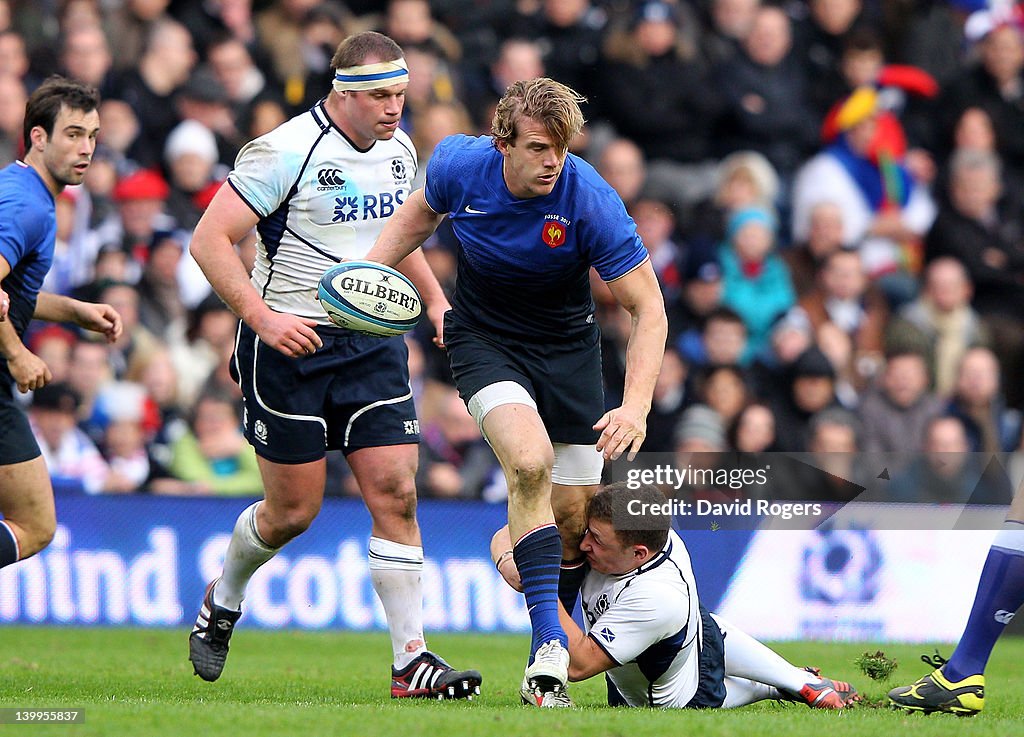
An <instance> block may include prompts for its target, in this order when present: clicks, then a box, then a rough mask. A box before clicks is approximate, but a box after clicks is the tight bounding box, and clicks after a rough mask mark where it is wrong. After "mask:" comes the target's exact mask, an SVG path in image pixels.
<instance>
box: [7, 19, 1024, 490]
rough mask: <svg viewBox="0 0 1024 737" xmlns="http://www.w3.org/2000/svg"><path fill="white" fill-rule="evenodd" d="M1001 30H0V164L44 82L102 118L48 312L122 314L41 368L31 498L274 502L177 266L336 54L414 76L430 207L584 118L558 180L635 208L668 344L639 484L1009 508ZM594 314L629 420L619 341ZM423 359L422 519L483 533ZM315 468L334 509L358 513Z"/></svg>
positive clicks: (1021, 323)
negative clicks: (75, 495) (352, 42)
mask: <svg viewBox="0 0 1024 737" xmlns="http://www.w3.org/2000/svg"><path fill="white" fill-rule="evenodd" d="M994 2H995V4H994V5H993V6H992V7H988V6H986V5H985V4H984V3H983V2H979V0H885V2H882V0H789V1H788V2H782V3H778V4H776V3H770V2H767V1H766V0H765V1H762V0H676V1H675V2H671V1H669V0H643V1H641V0H390V1H389V2H381V1H380V0H351V1H350V2H348V3H346V4H342V3H341V2H332V1H327V2H320V1H319V0H35V1H34V2H28V1H27V0H0V159H2V162H0V163H3V164H6V163H9V162H10V161H13V160H15V159H16V158H18V157H19V155H20V153H21V151H22V146H21V139H22V136H21V126H22V116H23V111H24V106H25V100H26V96H27V95H28V94H29V93H30V92H31V91H32V90H33V89H34V88H35V86H36V85H38V84H39V83H40V81H41V80H42V79H44V78H45V77H46V76H47V75H48V74H50V73H53V72H59V73H61V74H65V75H67V76H70V77H73V78H76V79H78V80H81V81H83V82H87V83H89V84H92V85H95V86H96V87H98V88H99V89H100V91H101V93H102V95H103V103H102V107H101V109H100V114H101V124H102V130H101V133H100V141H99V146H98V149H97V151H96V155H95V158H94V160H93V164H92V167H91V168H90V170H89V172H88V175H87V177H86V180H85V183H84V184H83V185H82V186H80V187H77V188H72V189H69V190H67V191H65V192H64V193H63V194H62V195H61V196H60V198H59V199H58V202H57V219H58V235H57V247H56V254H55V261H54V266H53V269H52V271H51V272H50V274H49V277H48V280H47V283H46V285H45V288H47V289H48V290H50V291H54V292H60V293H65V294H72V295H76V296H83V297H86V298H88V299H96V300H100V301H104V302H107V303H110V304H112V305H114V306H115V307H116V308H117V309H118V310H119V311H120V313H121V315H122V316H123V317H124V322H125V332H124V336H123V337H122V339H121V340H119V341H118V342H117V343H116V344H115V345H112V346H107V345H105V344H102V343H97V342H92V341H90V340H88V339H87V338H86V337H85V336H83V335H79V334H76V333H75V332H73V331H71V330H69V329H65V328H63V327H60V326H48V327H42V326H36V327H34V328H33V329H32V330H31V332H30V334H29V335H28V336H27V343H28V345H29V347H30V348H31V349H32V350H33V351H34V352H35V353H36V354H38V355H39V356H41V357H42V358H43V359H44V360H45V361H46V362H47V364H48V365H49V367H50V369H51V371H52V372H53V375H54V383H53V384H51V385H50V386H47V387H45V388H44V389H42V390H40V391H37V392H36V393H35V396H34V397H32V398H31V400H30V415H31V419H32V422H33V427H34V430H35V432H36V434H37V436H38V438H39V441H40V445H41V446H42V448H43V449H44V455H45V456H46V460H47V462H48V465H49V468H50V469H51V473H52V474H53V475H54V477H55V479H56V480H57V482H58V485H59V486H60V487H61V488H65V489H68V488H71V489H79V490H84V491H85V492H86V493H91V494H92V493H131V492H147V493H169V494H256V493H259V492H260V478H259V473H258V471H257V469H256V465H255V457H254V456H253V454H252V450H251V448H249V446H248V445H247V443H246V442H245V440H244V439H243V437H242V434H241V431H240V427H239V425H240V414H239V413H240V406H239V396H240V395H239V392H238V389H237V386H236V385H235V383H234V382H233V381H232V379H231V377H230V373H229V366H228V364H229V361H228V359H229V357H230V354H231V349H232V346H233V342H234V332H235V319H234V317H233V315H232V314H231V313H230V312H229V311H228V310H227V309H226V308H225V307H224V305H223V304H222V303H221V302H220V301H219V300H218V299H217V297H216V296H215V295H212V294H211V293H210V290H209V285H208V284H207V283H206V281H205V279H204V278H203V276H202V274H201V272H200V271H199V270H198V268H197V267H196V265H195V263H194V262H193V261H192V260H191V258H190V257H189V255H188V243H189V238H190V235H191V231H192V229H193V228H194V227H195V225H196V222H197V221H198V219H199V217H200V216H201V214H202V212H203V210H204V208H205V207H206V205H207V204H208V203H209V201H210V199H211V198H212V196H213V193H214V192H215V191H216V189H217V187H218V186H219V185H220V184H221V183H222V182H223V180H224V178H225V175H226V173H227V171H228V170H229V169H230V167H231V165H232V162H233V160H234V157H235V155H236V153H237V152H238V150H239V148H240V146H241V145H242V144H244V143H245V142H246V141H248V140H250V139H251V138H253V137H256V136H259V135H261V134H263V133H265V132H267V131H269V130H271V129H273V128H274V127H275V126H277V125H278V124H280V123H281V122H283V121H284V120H286V119H287V118H288V117H290V116H292V115H294V114H297V113H299V112H301V111H304V110H306V109H308V108H309V107H310V106H311V105H313V104H315V103H316V101H317V100H318V99H320V97H322V96H323V95H324V94H326V92H327V91H328V89H329V84H330V80H331V79H332V76H333V73H332V70H331V69H330V68H329V62H330V58H331V55H332V54H333V51H334V49H335V47H336V46H337V44H338V43H339V42H340V41H341V40H342V39H343V38H344V37H345V36H346V35H348V34H349V33H351V32H353V31H358V30H365V29H374V30H379V31H382V32H384V33H387V34H388V35H390V36H391V37H392V38H394V39H395V40H396V41H398V42H399V43H400V44H401V45H402V47H403V48H404V50H405V53H406V58H407V60H408V62H409V68H410V75H411V82H410V86H409V89H408V93H407V99H406V107H405V115H404V118H405V119H404V122H403V127H404V128H405V129H406V130H407V131H408V132H409V134H410V135H411V136H412V138H413V141H414V142H415V144H416V147H417V150H418V155H419V159H420V173H419V178H418V182H417V184H422V180H423V176H424V171H425V168H426V162H427V161H428V160H429V159H430V156H431V153H432V151H433V147H434V145H435V144H436V143H437V142H438V141H439V140H440V139H441V138H443V137H444V136H447V135H449V134H452V133H469V134H480V133H486V132H487V131H488V130H489V125H490V117H491V113H492V110H493V105H494V103H495V102H496V101H497V99H498V97H499V96H500V94H501V93H502V91H503V90H504V89H505V88H506V87H507V85H508V84H510V83H511V82H513V81H516V80H519V79H528V78H533V77H537V76H542V75H543V76H550V77H553V78H555V79H557V80H559V81H562V82H565V83H566V84H569V85H571V86H572V87H574V88H576V89H577V90H579V91H580V92H582V93H583V94H584V95H586V97H587V103H586V105H585V114H586V116H587V119H588V124H587V126H586V129H585V130H584V133H583V134H582V135H581V136H580V137H579V139H578V140H577V141H575V142H574V144H573V151H574V153H577V154H579V155H581V156H583V157H584V158H586V159H587V160H588V161H590V162H591V163H592V164H593V165H594V166H595V167H597V169H598V171H600V172H601V174H602V175H603V176H604V177H605V178H606V179H607V180H608V182H609V183H610V184H611V185H612V186H613V187H614V188H615V189H616V190H617V191H618V193H619V194H620V195H621V197H622V200H623V202H624V203H625V204H626V207H627V209H628V211H629V213H630V215H631V216H632V217H633V218H634V219H635V221H636V223H637V228H638V230H639V232H640V234H641V236H642V237H643V240H644V242H645V243H646V245H647V248H648V249H649V251H650V253H651V258H652V261H653V264H654V266H655V269H656V271H657V273H658V276H659V279H660V282H661V287H662V290H663V292H664V296H665V300H666V307H667V310H668V314H669V321H670V337H669V345H668V350H667V353H666V355H665V360H664V364H663V367H662V371H661V375H660V377H659V380H658V385H657V388H656V390H655V396H654V405H653V408H652V412H651V416H650V419H649V435H648V438H647V441H646V443H645V445H644V450H645V451H658V452H667V453H681V454H686V453H691V452H698V451H702V452H728V451H737V450H739V451H745V452H750V453H760V452H765V451H793V452H808V453H818V454H825V453H832V454H847V457H849V458H855V457H856V455H855V454H856V453H857V452H862V451H872V452H898V453H914V454H919V455H920V459H919V460H918V461H917V462H915V463H910V464H908V465H907V466H906V467H905V468H903V469H902V471H901V475H900V478H899V479H895V480H894V484H893V487H892V489H893V494H894V498H900V499H903V500H927V501H940V502H942V501H965V500H966V499H967V498H968V497H969V496H970V495H971V494H972V493H973V494H974V497H972V498H973V500H975V501H978V500H981V501H988V502H993V503H1003V502H1008V501H1009V495H1010V493H1011V489H1010V488H1009V486H1008V485H1005V484H995V485H993V488H992V489H990V490H989V491H990V492H991V493H989V494H988V495H987V496H985V497H984V498H983V499H979V498H978V495H977V488H978V487H977V483H976V481H977V478H978V473H979V471H978V469H973V471H972V469H971V468H970V458H972V457H973V456H969V455H963V454H969V453H1000V452H1011V451H1018V450H1021V448H1022V437H1021V422H1020V416H1021V415H1020V409H1021V408H1022V407H1024V382H1022V381H1021V378H1022V376H1024V373H1022V362H1024V189H1022V182H1024V15H1022V14H1021V13H1019V12H1018V10H1017V9H1016V8H1014V7H1013V6H1012V5H1011V4H1008V3H1007V4H1003V3H1000V2H998V0H994ZM253 237H254V236H252V237H250V238H249V239H248V240H247V241H246V242H243V243H242V244H241V245H240V248H241V249H242V253H243V255H244V256H245V257H246V258H247V259H249V263H251V259H252V257H253ZM454 248H455V243H454V238H453V236H452V233H451V231H450V229H448V228H447V227H445V225H444V224H443V225H442V227H441V228H440V229H439V230H438V232H437V233H436V234H435V236H433V237H432V239H431V240H430V241H429V242H428V244H427V246H426V249H425V250H426V253H427V256H428V259H429V260H430V263H431V265H432V267H433V268H434V270H435V272H436V274H437V275H438V277H439V279H440V281H441V282H442V284H443V285H445V286H446V287H447V288H450V287H451V286H452V284H453V281H454V263H455V259H454ZM594 292H595V298H596V301H597V303H598V317H599V320H600V324H601V326H602V329H603V332H604V339H603V355H604V363H605V384H606V386H605V390H606V394H607V401H608V404H609V406H615V405H616V404H617V403H618V402H619V400H620V399H621V392H622V385H623V369H624V355H625V343H626V339H627V337H628V333H629V320H628V315H627V314H626V313H625V312H624V311H623V310H621V309H619V308H617V306H616V305H615V304H614V301H613V300H612V298H611V295H610V293H609V292H608V290H607V288H606V287H604V285H603V284H601V283H600V281H599V280H596V279H595V280H594ZM421 327H423V328H424V331H423V332H418V333H416V334H415V335H413V336H411V337H410V338H409V339H408V342H409V344H410V349H411V352H410V355H411V357H410V367H411V373H412V377H413V387H414V390H415V392H416V395H417V397H418V402H417V404H418V408H419V412H420V421H421V429H422V444H421V468H420V474H419V475H420V478H419V488H420V493H421V496H424V497H439V498H484V499H487V500H490V501H503V500H504V498H505V489H504V482H503V480H502V477H501V473H500V471H499V469H498V468H497V465H496V463H495V461H494V458H493V455H491V453H490V450H489V449H488V447H487V445H486V443H485V442H484V441H483V440H482V439H481V437H480V433H479V431H478V429H477V427H476V425H475V423H474V422H473V420H472V419H471V418H470V417H469V415H468V414H467V413H466V410H465V408H464V407H463V405H462V403H461V402H460V401H459V399H458V397H457V394H456V393H455V391H454V389H453V388H452V386H451V379H450V375H449V373H448V370H447V364H446V359H445V357H444V356H443V354H441V353H440V352H438V351H437V350H436V349H435V348H433V347H432V346H431V344H430V337H431V336H430V335H429V334H427V331H429V326H421ZM960 456H963V458H964V459H965V460H962V461H954V462H950V461H949V460H948V459H949V458H957V457H960ZM680 458H684V456H680ZM929 458H931V459H933V460H931V461H929ZM940 459H947V460H940ZM331 468H332V473H331V474H330V479H329V482H328V488H327V493H328V494H334V495H344V494H353V493H356V490H355V488H354V486H353V484H352V483H351V479H350V478H349V477H348V474H347V472H346V468H345V464H344V461H343V459H342V458H341V457H340V454H332V456H331ZM837 475H839V474H837ZM896 481H900V483H896ZM837 493H838V492H837ZM986 493H988V492H986ZM837 498H841V495H840V496H839V497H837Z"/></svg>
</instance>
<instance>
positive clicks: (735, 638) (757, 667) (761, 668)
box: [711, 614, 817, 703]
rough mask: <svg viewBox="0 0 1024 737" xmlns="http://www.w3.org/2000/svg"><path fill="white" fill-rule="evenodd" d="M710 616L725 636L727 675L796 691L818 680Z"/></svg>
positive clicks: (737, 630) (717, 618)
mask: <svg viewBox="0 0 1024 737" xmlns="http://www.w3.org/2000/svg"><path fill="white" fill-rule="evenodd" d="M711 616H712V617H713V618H714V620H715V621H716V622H717V623H718V627H719V629H721V630H722V634H723V635H724V636H725V673H726V675H727V676H733V677H738V678H749V679H750V680H752V681H758V682H760V683H764V684H768V685H771V686H775V687H776V688H784V689H787V690H789V691H799V690H800V689H801V688H803V687H804V686H805V685H806V684H808V683H810V682H811V681H816V680H817V678H815V677H814V676H813V675H812V674H810V673H808V672H807V671H805V670H803V669H802V668H797V667H796V666H795V665H793V664H792V663H790V662H789V661H787V660H786V659H785V658H783V657H782V656H781V655H779V654H778V653H776V652H775V651H774V650H772V649H771V648H769V647H768V646H767V645H763V644H761V643H760V642H758V641H757V640H755V639H754V638H753V637H751V636H750V635H748V634H747V633H746V632H744V631H742V630H740V629H738V628H737V627H734V626H733V625H731V624H729V622H727V621H726V620H724V619H722V618H721V617H719V616H718V615H717V614H712V615H711ZM762 698H774V697H771V696H768V697H762ZM748 703H749V702H748Z"/></svg>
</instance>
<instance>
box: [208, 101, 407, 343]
mask: <svg viewBox="0 0 1024 737" xmlns="http://www.w3.org/2000/svg"><path fill="white" fill-rule="evenodd" d="M416 167H417V160H416V151H415V149H414V148H413V145H412V141H410V140H409V136H408V135H407V134H406V133H405V131H403V130H401V129H399V130H396V131H395V135H394V137H392V138H391V139H390V140H387V141H375V142H374V143H373V145H372V146H370V148H369V149H366V150H362V149H359V148H357V147H356V146H355V145H354V144H353V143H352V142H351V141H350V140H349V139H348V138H347V137H346V136H345V134H344V133H342V131H341V130H340V129H339V128H338V127H337V126H336V125H334V123H332V122H331V120H330V118H329V117H328V116H327V112H326V111H325V110H324V105H323V101H321V102H319V103H317V104H316V105H315V106H314V107H313V108H312V109H311V110H309V111H308V112H305V113H303V114H302V115H298V116H296V117H294V118H292V119H291V120H289V121H288V122H286V123H283V124H282V125H280V126H279V127H277V128H275V129H274V130H272V131H271V132H270V133H267V134H266V135H264V136H260V137H259V138H257V139H255V140H254V141H251V142H250V143H248V144H246V145H245V146H244V147H243V148H242V150H241V151H239V153H238V158H237V159H236V160H235V168H234V170H233V171H232V172H231V173H230V174H229V175H228V183H229V184H230V185H231V187H232V188H233V189H234V190H235V192H237V193H238V195H239V196H240V197H241V198H242V199H243V200H244V201H245V202H246V203H247V204H248V205H249V207H251V208H252V209H253V211H254V212H255V213H256V214H257V215H259V217H260V221H259V224H258V225H257V226H256V230H257V234H258V238H257V242H256V266H255V268H254V269H253V272H252V284H253V286H255V287H256V289H257V290H259V292H260V294H261V295H262V297H263V299H264V300H265V301H266V303H267V304H268V305H269V306H270V307H271V308H272V309H274V310H277V311H279V312H290V313H292V314H294V315H298V316H300V317H306V318H310V319H313V320H316V321H317V322H319V323H320V324H322V325H329V324H330V320H328V319H327V315H326V313H325V312H324V311H323V308H322V307H321V306H320V303H319V301H318V300H317V298H316V289H317V284H318V282H319V280H320V275H321V274H323V273H324V271H326V270H327V269H328V268H329V267H330V266H333V265H334V264H336V263H338V262H339V261H340V260H341V259H360V258H363V257H364V256H366V254H367V252H368V251H369V250H370V248H371V247H372V246H373V243H374V241H375V240H376V239H377V236H378V235H380V231H381V230H382V229H383V228H384V223H385V222H386V221H387V218H388V217H390V216H391V215H393V214H394V212H395V210H396V209H398V206H399V205H400V204H402V203H403V202H405V199H406V197H408V196H409V193H410V192H411V191H412V179H413V177H414V176H416Z"/></svg>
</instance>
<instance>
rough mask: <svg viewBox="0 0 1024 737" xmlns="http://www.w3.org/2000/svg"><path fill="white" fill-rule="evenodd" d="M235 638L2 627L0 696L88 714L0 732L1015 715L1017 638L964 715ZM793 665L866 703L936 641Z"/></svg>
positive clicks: (263, 635) (913, 674) (832, 654)
mask: <svg viewBox="0 0 1024 737" xmlns="http://www.w3.org/2000/svg"><path fill="white" fill-rule="evenodd" d="M242 624H243V626H242V627H241V628H240V629H239V631H238V633H237V634H236V636H235V638H234V640H233V644H232V650H231V657H230V658H229V660H228V664H227V667H226V669H225V672H224V676H223V677H222V678H221V680H220V681H218V682H217V683H212V684H211V683H206V682H204V681H201V680H200V679H199V678H197V677H194V676H193V675H192V668H191V664H190V663H189V662H188V660H187V639H188V634H187V631H185V630H180V631H170V630H136V629H71V628H34V627H6V628H2V629H0V707H17V708H26V709H41V708H80V709H84V710H85V713H86V717H85V719H86V721H85V723H84V724H75V725H72V724H65V725H52V726H39V725H21V726H16V725H0V732H2V733H3V734H24V735H32V736H33V737H34V736H35V735H42V736H47V735H60V736H62V737H63V736H67V737H71V736H72V735H74V737H85V736H86V735H90V736H92V735H103V736H107V735H111V736H115V735H116V736H117V737H121V736H124V737H128V736H131V737H164V736H165V735H166V736H167V737H172V736H173V737H179V736H180V735H199V734H201V735H208V736H209V737H259V736H261V735H268V736H269V735H273V736H274V737H288V736H290V735H300V736H301V737H320V735H353V736H358V737H377V736H379V737H406V736H409V737H412V736H416V737H419V736H420V735H423V736H429V737H435V736H437V737H520V736H522V737H526V736H530V737H560V736H563V735H565V736H570V735H571V736H575V735H580V736H581V737H599V736H604V735H609V736H612V735H614V736H616V737H619V736H621V737H678V736H680V735H697V734H699V735H700V736H701V737H726V736H732V735H743V736H744V737H761V736H763V737H785V736H788V735H800V736H801V737H803V736H804V735H807V736H813V735H827V737H845V736H851V737H877V736H878V735H891V734H897V733H898V734H901V735H903V734H910V735H926V736H934V737H940V736H941V737H945V736H946V735H953V734H956V735H957V737H961V736H963V737H972V736H973V735H992V736H993V737H995V736H997V735H998V736H1000V737H1002V736H1003V735H1014V734H1021V733H1022V729H1024V728H1022V726H1021V725H1022V724H1024V668H1022V667H1021V666H1020V663H1021V662H1024V640H1017V639H1009V638H1008V639H1004V640H1003V641H1001V642H1000V643H999V644H998V645H997V646H996V652H995V656H994V657H993V659H992V662H991V663H990V666H989V671H988V673H987V674H986V678H987V680H988V684H987V685H988V688H987V694H986V695H987V700H986V707H985V711H984V712H983V714H982V715H981V716H978V717H974V718H972V719H960V718H957V717H953V716H948V715H945V714H935V715H932V716H928V717H925V716H921V715H905V714H902V713H899V712H894V711H890V710H888V709H883V708H873V707H872V706H870V705H867V706H860V707H858V708H855V709H851V710H849V711H848V712H845V713H839V714H837V713H830V712H821V711H812V710H810V709H807V708H806V707H803V706H797V705H787V706H782V705H779V704H775V703H774V702H766V703H762V704H758V705H755V706H751V707H747V708H745V709H740V710H735V711H720V710H719V711H706V712H694V711H678V710H676V711H654V710H647V709H609V708H607V707H604V706H602V704H603V703H604V683H603V681H602V680H601V679H592V680H591V681H590V682H587V683H582V684H574V686H573V688H572V690H571V693H572V696H573V698H574V699H575V700H576V703H577V704H579V705H580V708H578V709H575V710H572V711H544V712H542V711H540V710H538V709H529V708H526V707H522V706H519V704H518V686H519V682H520V680H521V678H522V669H523V665H524V663H523V658H524V657H525V650H526V647H527V638H526V637H525V636H499V635H448V636H442V635H436V636H434V637H432V638H431V641H430V642H431V646H432V647H433V648H435V649H436V650H437V651H438V652H439V653H441V654H442V655H443V656H444V657H445V658H447V659H448V660H449V661H450V662H452V663H453V664H454V665H456V666H457V667H475V668H479V669H480V670H481V671H482V672H483V674H484V685H483V694H482V695H481V696H480V697H478V699H477V700H475V701H473V702H465V701H460V702H445V703H437V702H428V701H421V700H409V701H404V700H403V701H394V700H392V699H390V698H389V685H390V684H389V671H388V655H389V652H390V642H389V640H388V638H387V637H386V636H385V635H382V634H348V633H305V632H302V633H300V632H261V631H254V630H246V629H245V628H244V622H243V623H242ZM777 649H778V650H779V651H780V652H781V653H782V654H783V655H784V656H786V657H787V658H789V659H790V660H791V661H793V662H794V663H799V664H809V665H818V666H820V667H821V668H822V670H823V671H824V672H825V673H826V674H828V675H830V676H834V677H836V678H842V679H844V680H849V681H852V682H853V683H854V684H855V685H856V686H857V687H858V688H859V689H860V691H861V692H862V693H863V694H864V695H865V697H866V698H867V699H868V700H869V701H875V702H880V701H881V700H882V699H883V697H884V696H885V693H886V692H887V690H888V689H889V688H891V687H892V686H894V685H898V684H900V683H903V682H905V681H906V682H909V681H910V680H913V679H916V678H917V677H918V676H920V675H922V674H923V673H925V672H926V671H927V670H928V667H927V666H925V665H924V664H923V663H921V662H920V661H919V660H918V656H919V655H920V654H921V653H922V652H930V651H931V649H930V648H927V647H923V646H910V645H878V644H877V643H874V644H870V645H868V644H858V645H854V644H846V643H844V644H819V643H784V644H781V645H779V646H778V647H777ZM878 649H881V650H884V651H885V653H886V654H887V655H889V656H890V657H894V658H896V659H897V660H898V662H899V667H898V669H897V670H896V672H895V673H894V674H893V675H892V676H891V677H890V678H889V679H888V680H886V681H883V682H879V683H874V682H872V681H871V680H870V679H868V678H867V677H866V676H864V675H863V674H861V673H859V672H858V670H857V668H856V666H855V665H854V664H853V663H854V660H855V659H856V658H857V656H858V655H860V654H861V653H863V652H864V651H865V650H870V651H871V652H874V651H875V650H878ZM942 650H943V651H944V652H945V654H947V655H948V654H949V652H950V650H951V648H949V647H945V648H942Z"/></svg>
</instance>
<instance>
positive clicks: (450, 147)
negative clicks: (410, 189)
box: [423, 136, 459, 215]
mask: <svg viewBox="0 0 1024 737" xmlns="http://www.w3.org/2000/svg"><path fill="white" fill-rule="evenodd" d="M458 138H459V136H448V137H447V138H444V139H442V140H441V142H440V143H439V144H437V146H435V147H434V153H433V154H431V156H430V161H428V162H427V183H426V184H425V185H424V187H423V196H424V198H425V199H426V200H427V204H428V205H429V206H430V209H431V210H433V211H434V212H436V213H437V214H438V215H444V214H445V213H448V212H451V207H450V202H451V196H450V195H451V193H450V186H449V185H450V178H449V170H450V168H451V163H452V158H453V157H454V156H455V148H456V145H457V142H458Z"/></svg>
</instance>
